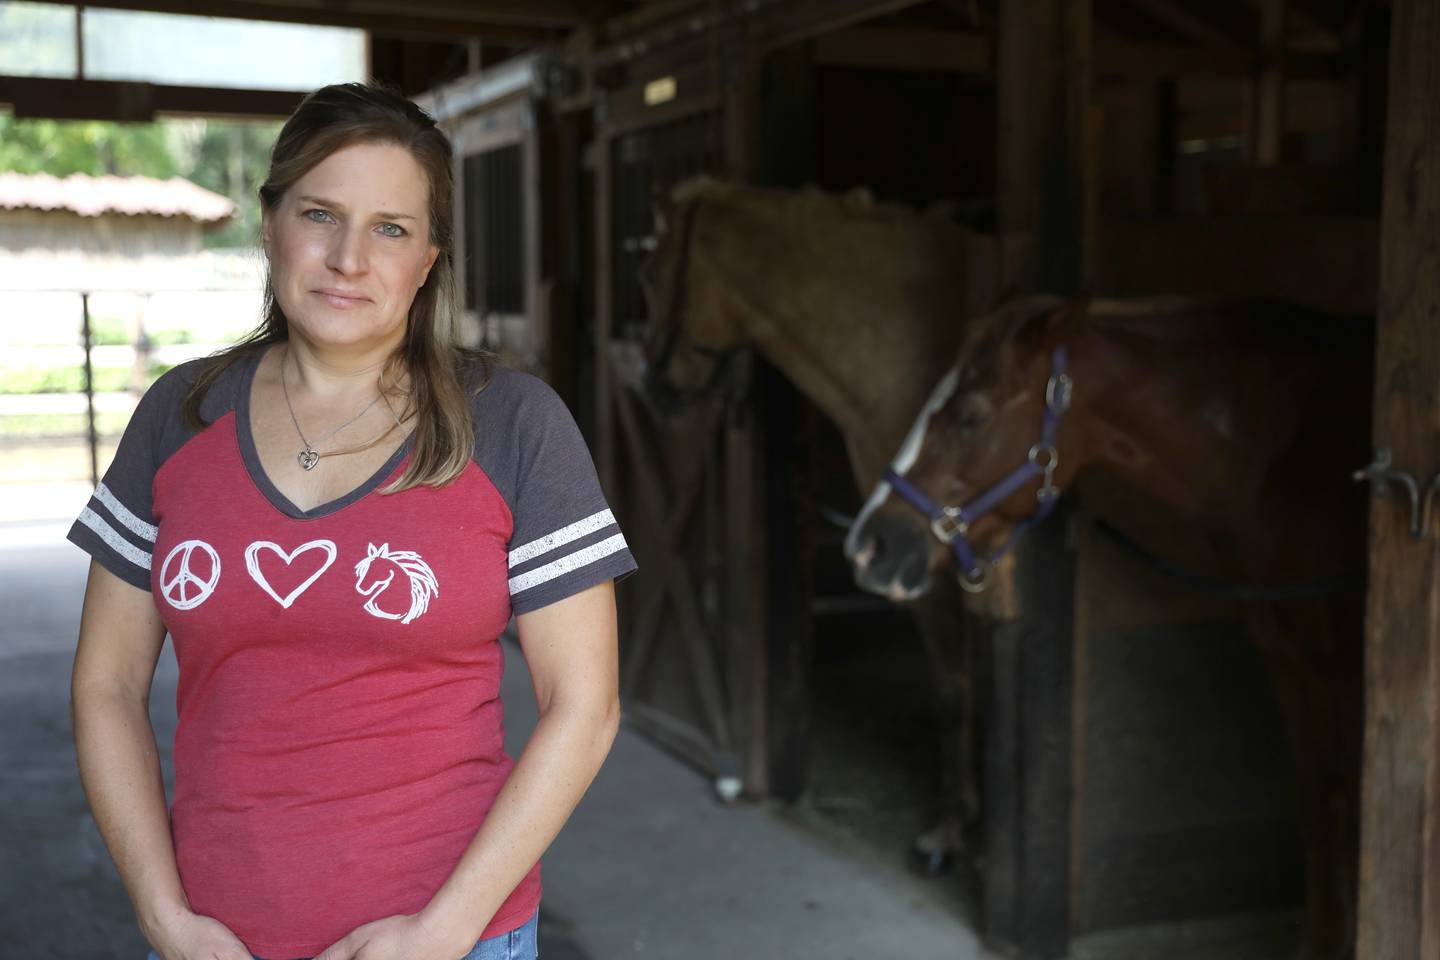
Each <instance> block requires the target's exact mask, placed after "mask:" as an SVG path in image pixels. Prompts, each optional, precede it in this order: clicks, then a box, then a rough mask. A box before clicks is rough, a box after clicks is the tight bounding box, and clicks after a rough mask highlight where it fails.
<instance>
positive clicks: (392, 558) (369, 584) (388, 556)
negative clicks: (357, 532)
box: [355, 543, 440, 623]
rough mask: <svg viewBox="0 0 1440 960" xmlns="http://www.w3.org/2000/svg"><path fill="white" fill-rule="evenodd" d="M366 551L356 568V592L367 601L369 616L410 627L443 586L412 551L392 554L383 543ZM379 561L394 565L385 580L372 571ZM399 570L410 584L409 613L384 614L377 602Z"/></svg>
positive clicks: (396, 551)
mask: <svg viewBox="0 0 1440 960" xmlns="http://www.w3.org/2000/svg"><path fill="white" fill-rule="evenodd" d="M366 547H367V549H366V551H365V559H364V560H361V561H360V562H359V563H357V564H355V591H356V592H357V593H359V594H360V595H361V596H363V597H367V598H368V599H367V600H366V601H365V610H366V612H367V613H371V614H374V615H375V616H377V617H380V618H382V619H385V620H399V621H400V622H401V623H409V622H410V621H411V620H414V619H415V618H416V617H418V616H420V615H421V614H422V613H424V612H425V610H426V608H427V607H429V606H430V598H431V597H438V596H439V595H440V585H439V584H438V583H437V582H436V581H435V572H434V571H433V570H431V569H430V565H429V564H427V563H426V562H425V561H424V560H422V559H420V554H418V553H416V552H414V551H413V550H393V551H392V550H391V549H390V544H388V543H382V544H380V546H378V547H377V546H375V544H373V543H371V544H367V545H366ZM376 560H384V561H387V562H388V563H389V564H390V565H391V566H390V567H389V568H386V569H384V575H383V576H382V575H380V573H379V572H378V571H376V572H375V573H373V574H372V571H371V569H370V567H371V565H372V564H373V563H374V562H375V561H376ZM397 569H398V570H399V571H400V572H401V573H403V574H405V576H406V577H407V578H409V580H410V609H409V610H407V611H405V612H404V613H391V612H390V611H388V610H382V609H381V608H380V605H379V602H378V601H379V600H380V598H381V596H383V595H384V593H385V590H386V588H387V587H389V586H390V583H391V581H393V580H394V579H395V571H396V570H397Z"/></svg>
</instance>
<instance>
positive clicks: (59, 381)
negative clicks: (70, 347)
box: [0, 363, 173, 393]
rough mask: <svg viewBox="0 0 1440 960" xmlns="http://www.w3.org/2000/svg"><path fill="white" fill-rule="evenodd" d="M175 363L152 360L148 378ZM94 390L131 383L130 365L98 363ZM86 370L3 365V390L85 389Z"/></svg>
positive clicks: (0, 387)
mask: <svg viewBox="0 0 1440 960" xmlns="http://www.w3.org/2000/svg"><path fill="white" fill-rule="evenodd" d="M172 366H173V364H168V363H151V364H150V368H149V370H148V374H149V382H150V383H153V382H154V381H155V378H156V377H158V376H160V374H162V373H164V372H165V371H166V370H169V369H170V368H171V367H172ZM94 371H95V392H96V393H115V392H119V391H121V390H127V389H129V387H130V368H129V367H96V368H94ZM84 392H85V371H84V369H82V368H80V367H50V368H40V367H5V366H0V393H84Z"/></svg>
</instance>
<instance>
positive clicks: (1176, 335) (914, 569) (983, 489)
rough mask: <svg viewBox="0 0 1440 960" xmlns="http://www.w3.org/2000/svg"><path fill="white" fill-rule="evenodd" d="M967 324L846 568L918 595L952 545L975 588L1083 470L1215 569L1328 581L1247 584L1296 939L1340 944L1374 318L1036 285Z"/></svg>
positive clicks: (1350, 856)
mask: <svg viewBox="0 0 1440 960" xmlns="http://www.w3.org/2000/svg"><path fill="white" fill-rule="evenodd" d="M969 331H970V332H969V333H968V334H967V338H966V343H965V345H964V346H963V347H962V348H961V351H960V353H959V360H958V362H957V363H956V364H955V366H954V367H953V369H952V370H951V371H950V372H949V373H948V374H947V376H946V377H945V378H944V380H942V382H941V384H940V386H939V387H938V388H937V389H936V390H935V392H934V393H933V394H932V397H931V399H930V401H929V403H928V404H927V406H926V407H925V410H924V412H923V413H922V415H921V417H920V419H919V420H918V421H917V423H916V424H915V426H914V428H913V429H912V431H911V433H910V435H909V437H908V439H907V441H906V443H905V444H904V446H903V447H902V448H901V452H900V456H899V457H898V458H897V460H896V462H895V463H894V465H893V472H891V473H888V474H887V477H888V478H889V479H888V481H887V482H882V483H881V484H880V485H879V486H878V487H877V489H876V491H875V493H874V494H873V495H872V497H871V499H870V500H869V502H867V504H866V508H865V510H864V511H863V512H862V514H861V516H860V517H858V518H857V519H856V521H855V524H854V525H853V526H852V528H851V531H850V535H849V537H848V539H847V542H846V551H847V554H848V555H849V556H850V558H851V560H852V561H853V563H854V565H855V570H856V576H857V579H858V580H859V581H860V583H861V584H862V586H865V587H866V588H867V589H871V590H874V591H876V592H879V593H883V594H885V595H887V596H891V597H897V598H900V597H914V596H917V595H920V594H922V593H923V592H924V591H925V590H926V589H927V588H928V586H929V584H930V582H931V571H932V570H934V569H936V568H937V567H939V566H940V565H941V564H942V563H944V562H945V561H946V559H947V558H948V557H949V556H951V555H953V556H954V557H955V558H956V559H957V561H958V563H959V565H960V566H961V567H964V568H965V569H964V570H962V571H961V573H962V576H963V577H964V579H966V580H967V582H969V583H970V584H971V586H972V588H975V589H979V588H981V587H983V581H984V576H985V573H986V569H987V563H988V562H989V561H988V558H989V557H990V555H991V554H992V553H993V552H996V551H999V550H1001V549H1003V548H1004V545H1005V544H1006V543H1007V542H1009V541H1010V540H1011V538H1012V537H1013V535H1014V534H1015V532H1016V530H1017V529H1019V528H1021V526H1022V525H1023V524H1025V523H1026V522H1027V521H1029V520H1030V519H1032V518H1033V517H1034V516H1035V515H1036V514H1037V513H1039V512H1043V511H1044V510H1046V509H1047V504H1048V503H1050V502H1053V498H1054V496H1055V495H1057V494H1058V493H1059V492H1061V491H1064V490H1067V489H1069V488H1070V487H1071V486H1072V485H1073V484H1075V483H1076V481H1082V483H1084V484H1090V485H1098V484H1105V483H1112V484H1114V483H1118V484H1121V485H1124V486H1125V487H1126V488H1128V489H1130V490H1134V491H1139V492H1142V493H1144V494H1147V495H1148V496H1149V497H1150V498H1152V499H1153V500H1154V501H1157V502H1158V503H1160V504H1163V505H1165V506H1167V507H1168V508H1169V509H1170V510H1172V511H1174V512H1175V513H1176V514H1177V515H1178V516H1179V517H1181V518H1183V519H1184V520H1185V521H1186V522H1187V524H1188V525H1190V526H1191V527H1192V528H1193V529H1194V530H1196V531H1197V532H1198V533H1199V534H1201V535H1202V536H1204V537H1205V538H1206V539H1207V540H1208V541H1209V543H1210V544H1211V545H1212V546H1213V547H1214V549H1215V553H1216V556H1218V557H1221V558H1223V569H1221V570H1218V571H1207V573H1211V574H1217V575H1219V576H1220V577H1223V578H1224V579H1227V580H1230V581H1234V582H1236V583H1240V584H1246V585H1252V586H1262V587H1263V586H1278V585H1281V584H1285V585H1298V584H1311V585H1319V584H1329V585H1332V586H1334V589H1332V590H1329V591H1321V590H1316V591H1315V593H1316V596H1315V597H1313V598H1311V599H1308V600H1297V599H1295V598H1294V597H1291V598H1290V599H1289V600H1287V601H1285V602H1278V601H1256V602H1250V603H1247V604H1246V625H1247V629H1248V631H1249V633H1250V635H1251V637H1252V639H1253V640H1254V642H1256V643H1257V644H1258V646H1259V648H1260V650H1261V652H1262V654H1263V656H1264V657H1265V659H1266V661H1267V664H1268V666H1269V668H1270V673H1271V675H1272V680H1273V683H1274V687H1275V690H1276V693H1277V699H1278V701H1279V704H1280V708H1281V710H1282V712H1283V715H1284V718H1285V722H1286V726H1287V730H1288V733H1289V736H1290V740H1291V744H1292V748H1293V752H1294V755H1295V758H1296V763H1297V768H1298V775H1299V783H1300V786H1301V788H1302V790H1303V791H1304V797H1303V798H1302V811H1303V812H1302V816H1303V818H1304V823H1303V827H1304V830H1305V835H1306V840H1307V844H1306V847H1307V866H1306V901H1307V910H1306V925H1305V944H1304V949H1305V951H1306V955H1308V956H1317V957H1337V956H1345V955H1348V954H1349V953H1350V952H1351V951H1352V950H1353V917H1354V893H1355V884H1356V873H1357V869H1358V863H1357V860H1358V840H1357V837H1358V802H1359V760H1360V741H1361V733H1362V725H1361V717H1362V713H1361V703H1360V701H1361V697H1362V693H1363V691H1362V688H1361V686H1360V677H1361V676H1362V674H1361V669H1362V666H1361V665H1362V659H1361V652H1362V636H1363V634H1362V626H1363V611H1364V583H1363V579H1364V578H1363V576H1360V575H1358V573H1359V571H1360V570H1363V558H1364V557H1365V556H1366V545H1365V520H1366V502H1365V491H1364V490H1363V489H1362V488H1359V487H1357V486H1356V485H1355V484H1354V483H1353V482H1352V479H1351V470H1352V469H1353V468H1355V467H1356V466H1358V465H1360V464H1363V463H1364V462H1365V461H1366V460H1367V459H1368V454H1369V450H1368V446H1369V439H1368V438H1369V420H1370V418H1369V409H1370V398H1371V377H1372V372H1371V367H1372V358H1373V336H1374V332H1373V324H1372V323H1371V322H1369V321H1360V320H1354V319H1346V318H1337V317H1333V316H1330V315H1324V314H1319V313H1316V312H1314V311H1310V310H1306V309H1302V308H1299V307H1295V306H1290V305H1284V304H1277V303H1273V302H1260V301H1254V302H1252V301H1244V302H1228V303H1220V302H1212V303H1204V302H1197V301H1184V300H1136V301H1095V302H1088V301H1085V300H1074V301H1069V302H1065V301H1060V300H1056V299H1054V298H1040V297H1037V298H1026V299H1020V300H1017V301H1014V302H1012V303H1010V304H1008V305H1006V306H1004V307H1002V308H1001V309H999V310H997V311H996V312H994V313H993V314H991V315H990V316H987V317H985V318H982V319H980V320H974V321H971V323H970V324H969ZM992 491H994V492H993V495H989V494H991V492H992ZM1082 496H1083V487H1082ZM1098 499H1100V500H1104V499H1105V498H1104V497H1101V498H1098ZM907 501H908V502H907ZM1112 502H1113V501H1112ZM1099 509H1100V510H1103V509H1104V507H1103V506H1101V507H1100V508H1099ZM1147 547H1148V548H1149V549H1151V551H1152V552H1153V553H1156V554H1159V555H1160V556H1162V557H1163V556H1164V555H1165V553H1166V550H1165V549H1164V547H1163V546H1162V545H1154V544H1150V545H1147ZM1260 592H1261V593H1264V592H1265V591H1260ZM1277 593H1278V591H1277Z"/></svg>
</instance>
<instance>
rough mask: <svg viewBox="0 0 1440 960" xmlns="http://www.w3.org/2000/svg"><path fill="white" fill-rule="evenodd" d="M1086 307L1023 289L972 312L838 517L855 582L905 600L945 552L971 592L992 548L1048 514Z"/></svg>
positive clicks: (980, 582)
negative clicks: (899, 435)
mask: <svg viewBox="0 0 1440 960" xmlns="http://www.w3.org/2000/svg"><path fill="white" fill-rule="evenodd" d="M1086 308H1087V301H1086V300H1083V299H1080V300H1074V301H1068V302H1067V301H1062V300H1059V299H1056V298H1053V297H1024V298H1016V299H1012V300H1010V301H1009V302H1007V303H1004V304H1002V305H1001V306H1000V307H999V308H997V309H996V310H995V311H994V312H993V313H991V314H989V315H988V316H985V317H982V318H979V319H977V320H976V321H974V323H973V325H972V327H971V329H970V331H969V332H968V334H967V336H966V338H965V341H964V343H963V344H962V346H961V349H960V353H959V357H958V359H957V361H956V363H955V365H954V366H953V367H952V368H951V369H950V371H949V372H948V373H946V375H945V377H944V378H943V379H942V380H941V381H940V383H939V384H938V385H937V386H936V388H935V390H934V391H933V393H932V394H931V396H930V399H929V400H928V401H927V403H926V404H925V407H924V408H923V409H922V410H921V412H920V415H919V417H918V418H917V419H916V420H915V423H914V425H913V427H912V428H911V430H910V433H909V435H908V436H907V437H906V439H905V442H904V444H903V446H902V447H901V449H900V451H899V453H898V454H897V455H896V457H895V460H894V462H893V463H892V464H891V468H890V470H889V471H887V473H886V479H885V480H883V481H881V482H880V484H879V485H877V486H876V488H875V490H874V492H873V493H872V494H871V496H870V498H869V500H868V501H867V502H866V504H865V507H864V509H863V510H862V511H861V513H860V515H859V516H858V517H857V518H856V519H855V522H854V523H853V524H852V525H851V527H850V531H849V534H848V535H847V537H846V539H845V554H846V556H847V557H848V558H849V559H850V561H851V563H852V564H853V565H854V568H855V578H856V582H857V583H858V584H859V585H860V586H861V587H863V588H864V589H866V590H869V591H871V592H874V593H878V594H881V595H883V596H887V597H889V598H891V599H892V600H911V599H914V598H916V597H918V596H920V595H921V594H923V593H925V592H926V591H927V590H928V589H929V588H930V582H931V581H930V577H931V572H932V571H933V570H935V569H937V568H938V567H939V566H941V565H942V564H943V563H945V561H946V557H947V556H950V557H953V559H954V560H955V562H956V566H957V571H956V572H957V574H958V575H959V576H960V579H961V583H962V585H964V586H966V587H967V588H969V589H972V590H976V591H978V590H979V589H982V588H983V586H984V579H985V575H986V572H987V571H988V569H989V565H990V563H991V562H992V561H993V560H996V559H998V555H997V554H1003V552H1004V551H1006V550H1008V549H1009V546H1010V544H1011V543H1012V542H1013V540H1014V538H1015V536H1017V535H1018V533H1019V532H1021V531H1022V530H1023V529H1024V527H1025V526H1026V525H1028V523H1029V522H1033V520H1034V519H1035V518H1037V516H1043V515H1044V514H1045V513H1048V511H1049V505H1048V504H1049V503H1050V502H1053V500H1054V498H1055V497H1056V496H1058V495H1059V493H1060V492H1061V491H1063V490H1064V489H1066V488H1067V487H1068V486H1069V484H1070V482H1071V481H1072V480H1073V478H1074V476H1075V472H1076V468H1077V466H1078V463H1079V460H1080V457H1079V452H1080V451H1079V449H1078V445H1079V444H1080V443H1081V439H1082V438H1081V436H1080V431H1077V430H1075V429H1073V421H1074V419H1075V414H1074V413H1073V412H1069V410H1070V404H1071V396H1070V380H1069V376H1068V373H1067V372H1066V369H1065V357H1066V356H1067V343H1068V342H1069V341H1071V340H1073V339H1074V334H1075V333H1076V331H1077V329H1078V326H1079V323H1080V321H1081V320H1082V318H1083V316H1084V313H1085V310H1086ZM1057 365H1058V369H1057ZM1062 420H1063V421H1064V422H1065V424H1066V425H1067V427H1069V429H1060V426H1061V422H1062Z"/></svg>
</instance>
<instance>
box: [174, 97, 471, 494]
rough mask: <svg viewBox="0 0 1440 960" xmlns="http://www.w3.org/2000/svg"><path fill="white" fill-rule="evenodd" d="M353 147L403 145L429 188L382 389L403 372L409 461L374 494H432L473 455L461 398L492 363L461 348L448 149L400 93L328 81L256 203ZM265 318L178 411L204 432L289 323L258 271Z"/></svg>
mask: <svg viewBox="0 0 1440 960" xmlns="http://www.w3.org/2000/svg"><path fill="white" fill-rule="evenodd" d="M357 143H393V144H395V145H397V146H400V147H404V148H405V149H406V150H408V151H409V152H410V155H411V156H412V157H414V158H415V162H416V163H418V164H419V165H420V168H421V169H422V170H424V171H425V176H426V180H427V181H428V183H429V213H430V243H431V244H433V245H434V246H436V247H438V248H439V250H440V254H439V256H437V257H436V259H435V264H434V266H432V267H431V268H430V273H429V275H428V276H427V277H426V280H425V284H424V285H423V286H422V287H420V289H419V291H417V292H416V294H415V300H414V302H413V303H412V304H411V305H410V313H409V317H408V322H407V324H406V330H405V340H404V343H403V344H402V345H401V346H400V347H399V349H397V350H396V351H395V354H394V355H393V356H391V357H390V358H389V359H388V360H387V361H386V364H385V370H384V371H383V372H382V375H381V379H382V381H383V380H385V379H387V375H388V374H390V373H391V372H392V371H393V366H394V365H395V364H402V365H403V366H404V369H405V372H406V373H408V374H409V378H410V388H409V393H408V396H407V397H406V401H405V416H409V415H410V414H415V415H416V424H415V435H414V438H413V445H412V447H411V452H410V462H409V465H408V466H407V467H406V469H405V472H404V474H403V475H401V476H400V477H399V478H398V479H397V480H396V481H395V482H394V483H392V484H390V485H389V486H388V487H386V488H385V489H384V490H382V491H381V492H382V493H399V492H400V491H401V490H407V489H409V488H411V487H416V486H422V485H427V486H440V485H442V484H445V483H448V482H449V481H451V480H454V479H455V478H456V477H458V476H459V475H460V473H461V471H463V470H464V469H465V465H466V463H467V462H468V461H469V460H470V458H471V456H472V455H473V453H474V447H475V434H474V427H473V423H472V419H471V416H470V404H469V396H470V394H471V393H472V392H478V390H479V389H481V388H483V386H484V384H485V382H486V380H488V376H489V370H490V364H491V363H492V362H493V357H492V356H491V355H490V354H488V353H486V352H484V351H480V350H473V349H470V348H468V347H465V346H464V345H463V344H462V343H461V341H460V329H459V320H460V304H459V295H458V289H457V285H456V282H455V263H454V251H455V221H454V213H453V210H454V205H453V197H454V191H455V184H454V178H453V175H452V173H451V169H452V168H451V159H452V151H451V147H450V141H449V139H448V138H447V137H446V136H445V134H444V133H443V132H441V131H440V129H439V128H438V127H436V126H435V120H434V118H432V117H431V116H430V115H429V114H427V113H426V112H425V111H423V110H421V109H420V108H419V107H418V106H416V105H415V104H414V103H411V102H410V101H409V100H407V99H405V98H404V97H403V96H401V95H400V94H398V93H396V92H394V91H393V90H390V89H388V88H386V87H384V86H381V85H379V84H375V83H336V84H331V85H330V86H327V87H321V88H320V89H319V90H316V91H315V92H314V93H311V94H310V95H309V96H307V97H306V98H305V99H304V100H303V101H301V103H300V106H298V107H296V108H295V112H294V113H293V114H291V115H290V119H289V120H287V121H285V126H284V127H283V128H281V130H280V136H279V137H278V138H276V140H275V148H274V150H273V151H272V152H271V154H270V170H269V173H268V174H267V176H266V178H265V182H264V183H263V184H262V185H261V186H260V191H259V192H260V203H261V204H262V205H263V206H264V207H265V209H266V210H267V211H273V210H274V209H275V207H276V205H277V204H279V202H280V198H281V197H282V196H284V194H285V191H286V190H289V189H290V187H292V186H293V185H294V184H295V183H296V182H297V181H298V180H300V178H301V177H303V176H305V174H307V173H309V172H310V171H311V170H313V169H314V168H315V167H316V166H317V165H318V164H320V163H321V162H322V161H324V160H325V158H326V157H328V156H330V155H331V154H332V153H334V152H335V151H337V150H340V149H342V148H344V147H348V146H351V145H353V144H357ZM264 297H265V299H264V310H263V314H262V317H261V320H260V323H259V324H258V325H257V326H256V327H255V329H254V330H252V331H250V332H249V333H248V334H246V335H245V336H244V337H243V338H242V339H241V340H240V341H239V342H238V343H236V344H234V345H233V346H231V347H227V348H226V349H224V350H222V351H220V352H218V353H216V354H214V355H213V356H211V357H209V358H207V361H206V362H205V363H204V365H203V366H202V367H201V370H200V373H199V376H198V377H197V378H196V380H195V383H194V384H193V385H192V386H191V387H190V390H189V392H188V393H186V395H185V399H184V402H183V404H182V407H181V409H182V413H183V415H184V418H185V422H186V423H187V424H188V425H189V426H191V427H192V428H193V429H197V430H199V429H203V428H204V426H205V425H206V424H205V421H204V419H203V418H202V417H201V415H200V405H201V403H202V401H203V400H204V398H205V394H206V392H207V391H208V390H209V389H210V387H211V386H213V385H214V383H215V381H216V380H217V379H218V378H219V376H220V374H221V373H223V372H224V371H225V370H226V369H228V368H229V367H230V366H231V365H232V364H233V363H235V362H236V361H238V360H240V359H241V358H243V357H247V356H250V355H252V354H254V353H255V352H256V351H260V350H263V349H265V347H266V346H267V345H268V344H271V343H278V342H280V341H284V340H287V339H289V336H290V329H289V323H288V321H287V320H286V319H285V314H284V312H283V311H282V310H281V309H280V304H279V303H278V302H277V301H276V299H275V287H274V284H273V282H272V279H271V271H270V265H269V263H268V262H267V263H266V269H265V292H264Z"/></svg>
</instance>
